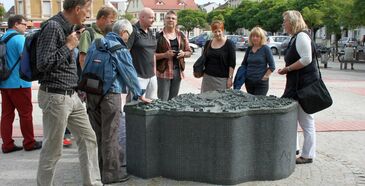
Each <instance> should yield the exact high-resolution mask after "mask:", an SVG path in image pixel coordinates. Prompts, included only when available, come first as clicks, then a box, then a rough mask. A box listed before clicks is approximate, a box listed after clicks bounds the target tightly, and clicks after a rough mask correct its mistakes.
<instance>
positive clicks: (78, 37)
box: [75, 28, 85, 40]
mask: <svg viewBox="0 0 365 186" xmlns="http://www.w3.org/2000/svg"><path fill="white" fill-rule="evenodd" d="M84 31H85V28H81V29H79V30H76V31H75V32H76V36H77V39H79V40H80V37H81V34H82V33H83V32H84Z"/></svg>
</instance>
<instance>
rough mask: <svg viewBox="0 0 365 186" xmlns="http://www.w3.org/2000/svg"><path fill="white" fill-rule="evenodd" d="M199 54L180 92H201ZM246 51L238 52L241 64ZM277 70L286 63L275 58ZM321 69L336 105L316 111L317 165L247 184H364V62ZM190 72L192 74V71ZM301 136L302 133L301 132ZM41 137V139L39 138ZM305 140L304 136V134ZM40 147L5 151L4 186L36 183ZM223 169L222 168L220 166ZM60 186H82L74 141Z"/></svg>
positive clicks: (275, 79) (275, 84)
mask: <svg viewBox="0 0 365 186" xmlns="http://www.w3.org/2000/svg"><path fill="white" fill-rule="evenodd" d="M197 57H198V55H194V56H192V58H190V59H189V60H187V67H186V78H185V79H184V80H183V82H182V85H181V91H180V92H181V93H188V92H192V93H199V92H200V89H199V87H200V82H201V79H195V78H193V77H192V76H191V74H192V64H193V61H195V59H196V58H197ZM242 58H243V53H242V52H238V53H237V64H240V61H241V60H242ZM275 59H276V64H277V68H281V67H282V66H283V65H284V63H283V61H282V58H281V59H279V58H278V56H275ZM328 66H329V68H327V69H324V68H321V71H322V76H323V77H324V80H325V82H326V84H327V86H328V88H329V90H330V92H331V94H332V97H333V98H334V104H333V106H332V107H331V108H329V109H327V110H325V111H322V112H320V113H318V114H316V115H315V117H316V125H317V158H316V159H315V161H314V162H313V163H312V164H306V165H297V166H296V168H295V171H294V173H293V174H292V175H290V176H289V177H288V178H285V179H282V180H276V181H251V182H246V183H242V184H239V185H242V186H251V185H253V186H255V185H257V186H266V185H269V186H271V185H311V186H312V185H341V186H342V185H351V186H352V185H365V159H364V158H365V156H364V155H365V114H363V113H364V110H365V99H364V98H365V64H355V70H340V69H339V63H338V62H330V63H329V65H328ZM189 74H190V75H189ZM284 85H285V76H280V75H278V74H277V73H276V72H275V73H274V74H273V76H272V78H271V79H270V89H269V94H270V95H276V96H280V95H281V94H282V91H283V88H284ZM37 92H38V85H37V84H36V83H34V86H33V103H34V113H33V115H34V127H35V133H36V135H37V136H42V123H41V121H42V120H41V115H42V113H41V111H40V109H39V108H38V105H37V104H38V103H37ZM14 126H15V129H14V136H16V137H17V138H15V140H16V143H17V144H21V140H22V138H21V133H20V131H19V124H18V118H16V121H15V123H14ZM300 134H301V133H300ZM39 140H41V137H39ZM300 140H301V141H302V140H303V139H302V137H300ZM39 152H40V151H32V152H25V151H18V152H14V153H10V154H3V153H0V186H13V185H14V186H18V185H20V186H23V185H24V186H28V185H29V186H32V185H36V180H35V177H36V172H37V167H38V158H39ZM217 168H219V167H217ZM55 185H56V186H58V185H81V177H80V170H79V161H78V153H77V149H76V147H75V145H73V146H72V147H71V148H65V149H64V150H63V156H62V158H61V160H60V161H59V163H58V164H57V170H56V174H55ZM114 185H136V186H139V185H148V186H154V185H197V186H200V185H210V184H205V183H198V182H190V181H175V180H171V179H166V178H162V177H157V178H153V179H141V178H138V177H133V176H132V178H131V179H130V180H129V181H128V182H125V183H120V184H114Z"/></svg>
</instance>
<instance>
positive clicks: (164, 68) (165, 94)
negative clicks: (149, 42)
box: [156, 10, 191, 101]
mask: <svg viewBox="0 0 365 186" xmlns="http://www.w3.org/2000/svg"><path fill="white" fill-rule="evenodd" d="M164 20H165V27H164V29H163V30H162V31H161V32H160V33H158V34H157V36H156V39H157V49H156V60H157V61H156V69H157V71H156V74H157V85H158V86H157V87H158V89H157V96H158V98H159V99H161V100H163V101H167V100H170V99H172V98H173V97H176V96H177V95H178V94H179V89H180V82H181V79H182V78H183V77H184V73H183V72H184V69H185V60H184V59H185V58H186V57H190V56H191V50H190V47H189V41H188V39H187V38H186V36H185V35H184V34H183V33H182V32H181V31H179V30H178V29H177V27H176V26H177V14H176V12H175V11H173V10H170V11H168V12H167V13H166V15H165V18H164Z"/></svg>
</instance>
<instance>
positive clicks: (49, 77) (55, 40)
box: [37, 12, 78, 90]
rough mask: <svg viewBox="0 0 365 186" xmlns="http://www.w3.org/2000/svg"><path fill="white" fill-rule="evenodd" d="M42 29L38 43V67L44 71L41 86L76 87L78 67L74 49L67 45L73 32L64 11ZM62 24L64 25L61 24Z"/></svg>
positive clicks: (40, 81)
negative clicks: (73, 53) (68, 37)
mask: <svg viewBox="0 0 365 186" xmlns="http://www.w3.org/2000/svg"><path fill="white" fill-rule="evenodd" d="M47 22H48V23H47V25H46V26H45V27H44V28H43V29H42V31H41V34H40V36H39V37H38V43H37V68H38V70H39V71H41V72H44V76H43V77H42V78H41V79H40V80H39V83H40V84H41V86H46V87H52V88H58V89H64V90H66V89H74V88H76V87H77V81H78V76H77V67H76V63H75V61H74V60H73V57H72V51H71V50H69V49H68V48H67V46H66V37H67V36H68V35H69V34H70V33H71V32H72V26H73V25H72V24H70V23H69V22H67V20H66V19H65V17H64V16H63V14H62V12H59V13H58V14H57V15H55V16H53V17H52V18H50V20H49V21H47ZM61 25H62V26H61Z"/></svg>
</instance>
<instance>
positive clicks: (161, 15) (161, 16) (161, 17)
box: [160, 13, 165, 22]
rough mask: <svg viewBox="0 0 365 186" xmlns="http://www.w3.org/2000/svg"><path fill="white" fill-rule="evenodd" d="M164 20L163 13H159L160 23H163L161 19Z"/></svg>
mask: <svg viewBox="0 0 365 186" xmlns="http://www.w3.org/2000/svg"><path fill="white" fill-rule="evenodd" d="M164 18H165V14H164V13H160V21H161V22H163V19H164Z"/></svg>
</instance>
